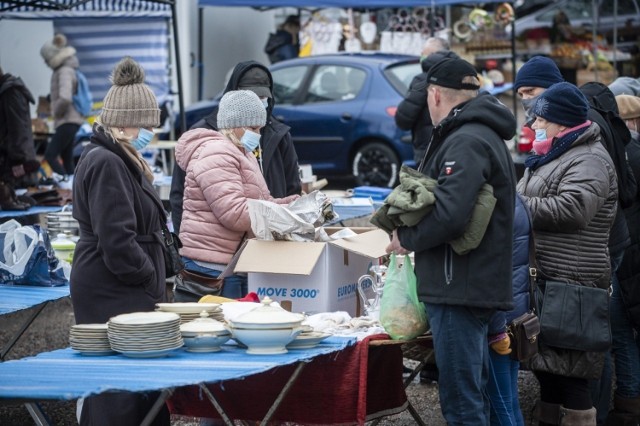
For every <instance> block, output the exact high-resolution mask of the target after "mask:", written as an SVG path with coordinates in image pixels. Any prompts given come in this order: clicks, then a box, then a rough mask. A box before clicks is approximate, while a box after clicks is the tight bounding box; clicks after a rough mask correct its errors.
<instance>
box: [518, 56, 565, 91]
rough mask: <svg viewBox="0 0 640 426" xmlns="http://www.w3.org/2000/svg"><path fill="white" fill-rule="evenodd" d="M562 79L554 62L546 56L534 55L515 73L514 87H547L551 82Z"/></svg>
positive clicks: (554, 82) (557, 81)
mask: <svg viewBox="0 0 640 426" xmlns="http://www.w3.org/2000/svg"><path fill="white" fill-rule="evenodd" d="M561 81H564V78H562V74H560V70H559V69H558V66H557V65H556V63H555V62H553V60H552V59H549V58H547V57H546V56H534V57H533V58H531V59H529V60H528V61H527V62H525V64H524V65H523V66H522V67H521V68H520V70H519V71H518V73H517V74H516V82H515V84H514V87H513V88H514V89H515V90H518V89H519V88H521V87H523V86H526V87H542V88H544V89H546V88H548V87H549V86H551V85H552V84H556V83H560V82H561Z"/></svg>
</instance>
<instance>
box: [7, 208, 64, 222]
mask: <svg viewBox="0 0 640 426" xmlns="http://www.w3.org/2000/svg"><path fill="white" fill-rule="evenodd" d="M59 211H62V206H33V207H31V208H29V209H27V210H2V211H0V219H1V218H6V217H7V218H11V217H20V216H30V215H33V214H45V213H54V212H59Z"/></svg>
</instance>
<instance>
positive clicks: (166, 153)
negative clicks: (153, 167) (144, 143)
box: [149, 141, 178, 176]
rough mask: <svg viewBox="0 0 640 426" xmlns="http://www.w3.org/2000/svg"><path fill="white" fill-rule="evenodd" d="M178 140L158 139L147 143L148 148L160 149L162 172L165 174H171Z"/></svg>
mask: <svg viewBox="0 0 640 426" xmlns="http://www.w3.org/2000/svg"><path fill="white" fill-rule="evenodd" d="M176 145H178V142H176V141H158V142H155V143H152V144H151V145H149V148H156V149H157V150H158V151H160V158H161V159H162V172H163V173H164V175H165V176H171V174H172V173H173V168H174V166H175V162H176V157H175V149H176Z"/></svg>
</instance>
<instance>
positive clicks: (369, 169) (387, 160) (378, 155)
mask: <svg viewBox="0 0 640 426" xmlns="http://www.w3.org/2000/svg"><path fill="white" fill-rule="evenodd" d="M352 169H353V176H354V177H355V178H356V183H357V184H358V185H363V186H381V187H388V188H391V187H393V186H394V185H395V184H396V181H397V179H398V170H400V159H399V158H398V156H397V155H396V153H395V152H394V151H393V150H392V149H391V148H389V147H388V146H387V145H385V144H384V143H381V142H369V143H365V144H364V145H362V146H361V147H360V148H358V151H356V154H355V156H354V157H353V164H352Z"/></svg>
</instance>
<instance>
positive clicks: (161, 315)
mask: <svg viewBox="0 0 640 426" xmlns="http://www.w3.org/2000/svg"><path fill="white" fill-rule="evenodd" d="M173 321H177V322H180V315H178V314H176V313H173V312H158V311H153V312H133V313H131V314H122V315H117V316H115V317H113V318H111V319H110V320H109V323H110V324H116V325H125V326H126V325H133V326H139V325H151V324H159V323H164V322H173Z"/></svg>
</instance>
